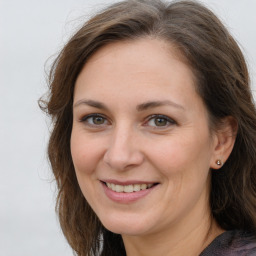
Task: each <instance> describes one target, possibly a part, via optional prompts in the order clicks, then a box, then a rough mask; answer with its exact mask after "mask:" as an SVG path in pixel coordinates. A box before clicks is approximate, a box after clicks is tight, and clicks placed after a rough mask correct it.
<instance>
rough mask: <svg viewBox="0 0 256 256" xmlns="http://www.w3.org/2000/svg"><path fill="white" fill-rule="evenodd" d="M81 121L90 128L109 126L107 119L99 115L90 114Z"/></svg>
mask: <svg viewBox="0 0 256 256" xmlns="http://www.w3.org/2000/svg"><path fill="white" fill-rule="evenodd" d="M80 121H81V122H82V123H86V124H88V125H90V126H102V125H107V124H108V120H107V118H106V117H104V116H102V115H99V114H90V115H87V116H84V117H83V118H81V120H80Z"/></svg>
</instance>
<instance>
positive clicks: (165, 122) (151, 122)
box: [146, 115, 176, 128]
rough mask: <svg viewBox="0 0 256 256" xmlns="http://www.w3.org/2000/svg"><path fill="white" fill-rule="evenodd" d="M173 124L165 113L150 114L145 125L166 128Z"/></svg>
mask: <svg viewBox="0 0 256 256" xmlns="http://www.w3.org/2000/svg"><path fill="white" fill-rule="evenodd" d="M174 124H176V122H175V121H174V120H173V119H171V118H169V117H168V116H165V115H153V116H150V117H149V118H148V120H147V123H146V125H147V126H152V127H159V128H166V127H169V126H170V125H174Z"/></svg>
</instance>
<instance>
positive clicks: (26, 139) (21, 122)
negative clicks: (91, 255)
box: [0, 0, 256, 256]
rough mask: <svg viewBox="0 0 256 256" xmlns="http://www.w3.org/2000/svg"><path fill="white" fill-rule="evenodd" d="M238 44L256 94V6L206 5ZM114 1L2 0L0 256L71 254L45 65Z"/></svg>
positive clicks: (251, 0) (250, 2) (246, 1)
mask: <svg viewBox="0 0 256 256" xmlns="http://www.w3.org/2000/svg"><path fill="white" fill-rule="evenodd" d="M203 2H205V3H207V4H208V6H209V7H211V8H212V9H213V10H214V11H215V13H216V14H217V15H218V16H219V17H220V18H221V19H222V20H223V21H224V23H225V24H226V25H227V26H228V28H229V29H230V31H231V33H232V34H233V35H234V36H235V38H236V39H237V40H238V41H239V43H240V45H241V46H242V49H243V52H244V54H245V56H246V59H247V61H248V63H249V68H250V72H251V76H252V80H253V82H252V83H253V88H254V90H255V89H256V47H255V46H256V15H255V12H256V1H255V0H243V1H241V0H204V1H203ZM110 3H113V1H111V0H109V1H106V0H105V1H103V0H97V1H96V0H54V1H53V0H44V1H35V0H23V1H20V0H0V95H1V100H0V160H1V161H0V254H1V255H3V256H71V255H72V251H71V249H70V248H69V246H68V244H67V242H66V241H65V239H64V237H63V235H62V233H61V231H60V228H59V224H58V221H57V218H56V215H55V212H54V205H55V195H56V193H55V185H54V182H51V180H52V176H51V172H50V169H49V167H48V162H47V158H46V144H47V138H48V127H47V119H46V117H45V115H44V114H42V113H41V111H40V110H39V108H38V105H37V99H38V98H39V97H40V96H41V95H42V93H44V92H45V90H46V82H45V73H44V65H45V63H46V60H47V59H48V58H49V57H50V56H52V55H54V54H56V53H57V52H58V51H59V50H60V48H61V46H63V44H64V43H65V42H66V40H67V38H68V37H69V35H70V33H71V32H72V31H74V29H75V28H76V27H77V26H78V25H79V24H81V23H82V21H83V20H84V19H85V18H86V17H88V16H90V15H92V13H95V12H96V11H97V10H98V9H101V8H102V7H104V6H105V5H107V4H110Z"/></svg>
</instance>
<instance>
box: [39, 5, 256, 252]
mask: <svg viewBox="0 0 256 256" xmlns="http://www.w3.org/2000/svg"><path fill="white" fill-rule="evenodd" d="M143 37H151V38H159V39H161V40H165V41H166V42H167V43H168V42H169V43H170V44H171V45H172V46H173V45H175V48H177V49H178V50H179V52H180V53H181V54H182V56H183V57H184V58H185V59H186V61H187V63H188V65H189V66H190V67H191V69H192V71H193V72H194V75H195V77H196V80H197V90H198V93H199V95H200V96H201V97H202V99H203V101H204V103H205V106H206V108H207V110H208V114H209V117H210V118H209V120H210V121H209V122H210V125H209V126H210V128H211V129H214V127H215V128H216V127H217V126H218V124H220V123H221V120H222V119H223V118H225V117H227V116H232V117H233V118H234V119H235V120H236V121H237V123H238V132H237V138H236V142H235V146H234V149H233V151H232V153H231V155H230V157H229V159H228V160H227V162H226V163H225V165H224V166H223V167H222V168H221V169H220V170H219V171H214V170H211V172H212V179H211V194H210V206H211V212H212V215H213V217H214V218H215V219H216V221H217V222H218V224H219V225H220V227H222V228H223V229H225V230H230V229H242V230H250V231H252V232H254V234H255V233H256V132H255V131H256V110H255V105H254V102H253V97H252V93H251V90H250V85H249V83H250V82H249V76H248V70H247V65H246V62H245V60H244V57H243V54H242V52H241V50H240V48H239V47H238V44H237V43H236V41H235V40H234V39H233V38H232V36H231V35H230V33H229V32H228V31H227V29H226V28H225V27H224V26H223V24H222V23H221V22H220V20H219V19H218V18H217V17H216V16H215V15H214V14H213V13H212V12H211V11H210V10H209V9H208V8H206V7H205V6H203V5H202V4H200V3H198V2H195V1H175V2H172V3H166V2H163V1H160V0H126V1H122V2H119V3H116V4H114V5H111V6H110V7H108V8H107V9H105V10H103V11H102V12H100V13H98V14H97V15H96V16H94V17H92V18H91V19H90V20H89V21H87V22H86V23H85V24H83V25H82V27H81V28H80V29H79V30H78V31H77V32H76V33H75V34H74V35H73V37H72V38H71V39H70V40H69V42H68V43H67V44H66V46H65V47H64V48H63V50H62V51H61V52H60V54H59V55H58V57H57V58H56V60H55V62H54V63H53V65H52V68H51V71H50V73H49V95H48V98H47V99H42V98H41V100H40V101H39V103H40V106H41V108H42V109H43V110H44V111H45V112H47V113H48V114H49V115H50V116H51V118H52V121H53V129H52V131H51V136H50V140H49V145H48V155H49V160H50V164H51V167H52V170H53V173H54V176H55V179H56V182H57V187H58V198H57V203H56V210H57V212H58V215H59V221H60V225H61V228H62V230H63V233H64V235H65V237H66V238H67V240H68V242H69V244H70V245H71V247H72V248H73V250H74V251H75V252H76V253H77V255H79V256H89V255H94V256H96V255H101V256H104V255H105V256H114V255H118V256H120V255H125V249H124V245H123V241H122V238H121V236H120V235H119V234H114V233H112V232H110V231H108V230H106V229H105V228H104V227H103V225H102V224H101V223H100V221H99V219H98V218H97V216H96V215H95V213H94V212H93V210H92V209H91V207H90V205H89V204H88V203H87V201H86V200H85V198H84V196H83V194H82V192H81V190H80V188H79V185H78V182H77V178H76V175H75V170H74V166H73V163H72V158H71V153H70V136H71V130H72V119H73V116H72V105H73V94H74V86H75V82H76V79H77V77H78V74H79V73H80V71H81V69H82V68H83V66H84V65H85V63H86V62H87V60H88V58H89V57H90V56H91V55H92V54H93V53H95V52H96V51H97V50H98V49H99V48H100V47H102V46H104V45H106V44H111V43H112V42H116V41H122V40H123V41H124V40H136V39H138V38H143Z"/></svg>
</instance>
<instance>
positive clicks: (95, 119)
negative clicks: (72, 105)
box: [93, 116, 104, 124]
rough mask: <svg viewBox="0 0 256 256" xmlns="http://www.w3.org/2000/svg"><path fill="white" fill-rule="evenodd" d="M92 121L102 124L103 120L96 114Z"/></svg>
mask: <svg viewBox="0 0 256 256" xmlns="http://www.w3.org/2000/svg"><path fill="white" fill-rule="evenodd" d="M93 122H94V123H95V124H103V123H104V120H103V118H102V117H99V116H97V117H94V119H93Z"/></svg>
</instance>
